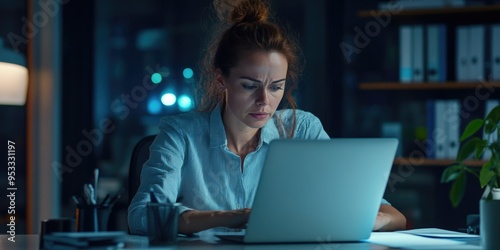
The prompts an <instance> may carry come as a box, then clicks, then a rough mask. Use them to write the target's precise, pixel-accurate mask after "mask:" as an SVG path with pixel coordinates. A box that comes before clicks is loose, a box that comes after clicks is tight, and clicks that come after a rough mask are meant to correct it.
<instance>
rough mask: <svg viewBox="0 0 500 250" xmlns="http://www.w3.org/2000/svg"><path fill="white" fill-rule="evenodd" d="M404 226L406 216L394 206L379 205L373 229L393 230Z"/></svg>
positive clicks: (401, 228)
mask: <svg viewBox="0 0 500 250" xmlns="http://www.w3.org/2000/svg"><path fill="white" fill-rule="evenodd" d="M405 228H406V218H405V216H404V215H403V214H402V213H401V212H399V211H398V210H397V209H396V208H394V207H393V206H390V205H381V206H380V210H379V212H378V214H377V219H376V220H375V225H374V226H373V231H395V230H403V229H405Z"/></svg>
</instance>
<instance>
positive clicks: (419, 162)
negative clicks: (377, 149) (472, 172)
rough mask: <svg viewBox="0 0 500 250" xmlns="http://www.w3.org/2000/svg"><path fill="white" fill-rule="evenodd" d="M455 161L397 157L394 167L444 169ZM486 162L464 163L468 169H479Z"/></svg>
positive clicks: (473, 161) (472, 161) (471, 161)
mask: <svg viewBox="0 0 500 250" xmlns="http://www.w3.org/2000/svg"><path fill="white" fill-rule="evenodd" d="M455 162H456V161H455V160H453V159H449V160H447V159H443V160H440V159H411V158H404V157H397V158H396V159H394V165H411V166H415V167H417V166H427V167H430V166H436V167H446V166H449V165H451V164H453V163H455ZM485 162H486V161H482V160H470V161H465V162H464V163H465V165H467V166H470V167H481V166H483V164H484V163H485Z"/></svg>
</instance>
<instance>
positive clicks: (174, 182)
mask: <svg viewBox="0 0 500 250" xmlns="http://www.w3.org/2000/svg"><path fill="white" fill-rule="evenodd" d="M182 140H183V139H182V136H181V135H180V134H179V133H178V132H176V130H175V129H174V128H173V127H171V126H170V125H168V124H167V123H166V122H164V121H162V122H161V123H160V131H159V133H158V135H157V136H156V138H155V140H154V141H153V143H152V144H151V147H150V156H149V160H148V161H147V162H146V163H145V164H144V166H143V168H142V171H141V176H140V178H141V185H140V186H139V189H138V191H137V193H136V195H135V196H134V198H133V199H132V202H131V203H130V206H129V208H128V224H129V229H130V233H131V234H138V235H145V234H147V214H146V204H147V203H148V202H149V201H150V197H149V196H150V194H149V190H150V188H152V189H153V192H154V194H155V195H156V197H157V198H158V201H159V202H166V201H167V200H168V201H170V202H175V201H176V199H177V195H178V191H179V186H180V182H181V167H182V165H183V161H184V159H183V155H184V150H185V149H184V148H185V147H184V146H182V143H183V142H182ZM189 209H190V208H188V207H185V206H181V207H180V213H183V212H185V211H187V210H189Z"/></svg>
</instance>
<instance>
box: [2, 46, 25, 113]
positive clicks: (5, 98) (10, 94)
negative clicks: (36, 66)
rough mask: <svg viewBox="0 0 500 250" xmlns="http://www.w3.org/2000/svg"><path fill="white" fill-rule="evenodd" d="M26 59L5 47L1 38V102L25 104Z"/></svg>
mask: <svg viewBox="0 0 500 250" xmlns="http://www.w3.org/2000/svg"><path fill="white" fill-rule="evenodd" d="M25 66H26V59H25V58H24V56H22V55H21V54H19V53H16V52H14V51H13V50H10V49H7V48H4V47H3V40H2V39H0V104H4V105H24V104H25V103H26V93H27V90H28V69H27V68H26V67H25Z"/></svg>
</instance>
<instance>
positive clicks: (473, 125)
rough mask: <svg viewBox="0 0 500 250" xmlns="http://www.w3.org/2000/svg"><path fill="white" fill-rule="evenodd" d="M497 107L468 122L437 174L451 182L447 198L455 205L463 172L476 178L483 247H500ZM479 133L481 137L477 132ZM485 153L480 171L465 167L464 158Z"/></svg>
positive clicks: (499, 117) (463, 180) (499, 116)
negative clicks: (454, 154) (450, 160)
mask: <svg viewBox="0 0 500 250" xmlns="http://www.w3.org/2000/svg"><path fill="white" fill-rule="evenodd" d="M499 122H500V106H496V107H495V108H493V109H492V110H491V111H490V112H489V113H488V114H487V116H486V118H485V119H475V120H472V121H470V122H469V123H468V124H467V126H466V127H465V129H464V131H463V133H462V135H461V136H460V143H461V147H460V149H459V152H458V155H457V159H456V163H454V164H452V165H450V166H448V167H447V168H446V169H445V170H444V172H443V175H442V176H441V182H452V186H451V190H450V200H451V203H452V204H453V206H454V207H456V206H458V204H459V203H460V202H461V200H462V197H463V195H464V191H465V188H466V187H465V186H466V180H467V175H472V176H475V177H477V178H478V179H479V183H480V185H481V188H483V189H484V193H483V195H482V197H481V199H480V209H479V216H480V229H479V230H480V234H481V242H482V245H483V247H484V249H500V237H498V235H500V200H499V198H498V197H496V195H498V194H500V189H499V183H500V140H499V139H500V126H499ZM481 130H482V132H483V135H485V136H483V137H479V136H478V132H479V131H481ZM486 152H488V153H489V155H491V157H490V158H489V159H486V161H485V163H484V164H483V165H482V167H481V168H480V170H479V171H478V168H471V167H469V166H467V165H466V164H465V163H464V161H465V160H467V159H470V158H471V157H472V158H473V159H476V160H478V159H481V158H482V157H483V155H484V154H485V153H486Z"/></svg>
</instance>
